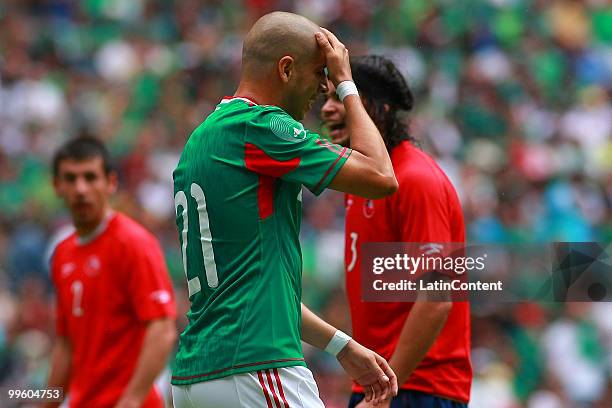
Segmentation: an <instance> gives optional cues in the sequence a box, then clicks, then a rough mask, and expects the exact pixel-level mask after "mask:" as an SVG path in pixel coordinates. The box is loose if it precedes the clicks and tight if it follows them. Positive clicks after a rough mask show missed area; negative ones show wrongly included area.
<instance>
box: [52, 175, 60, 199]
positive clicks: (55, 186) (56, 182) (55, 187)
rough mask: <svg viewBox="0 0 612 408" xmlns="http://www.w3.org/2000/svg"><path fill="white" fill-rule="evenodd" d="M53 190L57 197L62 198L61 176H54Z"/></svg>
mask: <svg viewBox="0 0 612 408" xmlns="http://www.w3.org/2000/svg"><path fill="white" fill-rule="evenodd" d="M53 190H54V191H55V195H56V196H57V197H60V196H61V194H60V179H59V175H56V176H53Z"/></svg>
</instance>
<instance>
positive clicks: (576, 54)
mask: <svg viewBox="0 0 612 408" xmlns="http://www.w3.org/2000/svg"><path fill="white" fill-rule="evenodd" d="M272 10H287V11H294V12H297V13H299V14H303V15H305V16H307V17H309V18H311V19H312V20H314V21H316V22H317V23H319V24H321V25H323V26H326V27H328V28H330V29H332V30H333V31H334V32H335V33H336V34H337V35H338V37H339V38H340V39H341V41H343V42H344V43H345V44H346V45H347V47H348V49H349V50H350V51H351V54H352V55H358V54H364V53H378V54H383V55H386V56H388V57H390V58H391V59H392V60H394V61H395V62H396V64H397V65H398V66H399V67H400V69H401V71H402V72H403V73H404V74H405V75H406V77H407V78H408V80H409V83H410V85H411V87H412V89H413V90H414V92H415V95H416V101H417V103H416V109H415V111H414V112H412V113H410V114H409V115H407V119H408V121H409V123H410V129H411V133H412V135H413V136H414V137H416V138H417V139H418V140H419V141H420V145H421V147H422V148H423V149H424V150H426V151H427V152H429V153H430V154H432V155H433V156H434V157H435V158H436V159H437V160H438V162H439V163H440V164H441V165H442V167H443V168H444V170H445V171H446V172H447V173H448V175H449V177H450V178H451V180H452V181H453V183H454V185H455V187H456V188H457V190H458V192H459V195H460V198H461V201H462V204H463V209H464V213H465V217H466V225H467V229H468V231H467V232H468V240H469V241H471V242H488V243H529V242H534V243H536V242H539V243H541V242H548V241H601V242H610V241H611V240H612V211H610V209H611V207H612V3H611V2H610V1H607V0H551V1H543V0H462V1H451V0H436V1H432V0H384V1H366V0H300V1H290V0H242V1H240V0H229V1H221V0H202V1H195V0H180V1H179V0H175V1H171V0H130V1H125V0H81V1H78V2H77V1H71V0H4V1H2V2H0V387H2V386H9V385H11V386H17V385H19V386H27V385H38V386H42V385H44V383H45V378H46V372H47V365H48V358H49V350H50V344H51V342H52V338H53V324H52V321H53V310H52V298H53V297H52V296H53V294H52V291H51V289H50V285H49V280H48V275H47V274H48V267H47V262H48V257H49V253H50V251H51V248H52V247H53V243H54V242H57V240H58V239H60V237H61V236H64V235H65V234H66V231H67V228H68V227H67V225H68V224H69V219H68V217H67V214H66V212H65V211H64V210H63V209H62V207H61V203H60V202H59V201H58V200H57V199H56V198H55V197H54V194H53V189H52V186H51V177H50V172H49V160H50V158H51V155H52V154H53V152H54V150H55V149H56V148H57V147H58V146H59V145H60V144H61V143H62V142H64V141H65V140H67V139H69V138H72V137H76V136H79V135H95V136H97V137H99V138H101V139H103V140H104V141H106V142H107V144H108V146H109V148H110V149H111V152H112V154H113V156H114V158H115V159H116V162H115V167H116V169H117V170H118V172H119V174H120V180H121V189H120V191H119V193H118V194H117V195H116V196H115V200H114V204H115V206H116V208H118V209H120V210H121V211H124V212H126V213H127V214H129V215H131V216H133V217H135V218H136V219H138V220H139V221H140V222H142V223H143V224H144V225H145V226H147V227H148V228H149V229H150V230H151V231H153V232H154V233H155V235H156V236H157V237H158V238H159V239H160V241H161V242H162V245H163V247H164V248H165V250H166V256H167V261H168V264H169V268H170V270H171V273H172V275H173V279H174V280H175V286H176V289H177V293H178V297H179V305H180V308H181V310H180V314H181V315H184V312H185V311H186V310H187V308H188V304H187V299H186V295H185V287H186V285H185V282H183V274H182V267H181V260H180V251H179V248H178V240H177V231H176V227H175V224H174V206H173V197H172V191H173V190H172V177H171V173H172V170H173V169H174V166H175V164H176V163H177V161H178V157H179V155H180V152H181V150H182V147H183V145H184V143H185V141H186V139H187V137H188V136H189V134H190V132H191V131H192V130H193V129H194V128H195V127H196V126H197V125H198V124H199V123H200V122H201V121H202V120H203V119H204V118H205V117H206V115H207V114H208V113H210V112H211V111H212V110H213V109H214V107H215V105H216V104H217V103H218V101H219V100H220V99H221V98H222V97H223V96H224V95H232V94H233V93H234V90H235V87H236V85H237V80H238V75H239V72H240V57H241V43H242V37H243V35H244V34H245V32H246V30H248V29H249V28H250V26H251V25H252V23H253V22H254V21H255V20H256V19H257V18H258V17H259V16H261V15H262V14H264V13H266V12H268V11H272ZM306 124H307V126H308V127H309V128H310V129H312V130H315V131H320V132H322V133H323V134H325V131H326V130H325V129H324V128H322V127H321V120H320V118H319V116H318V111H317V108H316V107H315V109H313V112H311V114H310V115H309V117H307V118H306ZM343 242H344V238H343V197H342V195H341V194H338V193H335V192H326V193H324V194H323V195H322V196H321V197H320V198H317V199H314V197H312V196H310V195H308V196H307V195H306V194H305V197H304V223H303V230H302V243H303V254H304V296H305V303H307V304H310V305H312V306H313V308H314V309H315V310H317V311H318V312H319V313H320V314H321V315H322V316H323V317H325V318H326V319H328V320H329V321H331V322H332V323H334V324H335V325H336V326H338V327H341V328H344V329H345V330H347V331H348V330H349V328H350V322H349V320H348V316H347V314H348V312H347V308H346V301H345V299H344V293H343V289H342V285H343V276H342V263H343V260H342V256H343V245H344V244H343ZM611 315H612V304H590V303H582V304H548V305H537V304H527V303H525V304H505V305H499V307H498V308H496V309H494V310H487V311H481V310H478V308H473V335H472V338H473V363H474V368H475V381H474V386H473V401H472V403H471V405H470V406H471V407H474V408H480V407H483V408H513V407H520V406H526V407H529V408H557V407H593V408H599V407H602V408H603V407H610V406H612V320H611V319H610V318H609V316H611ZM183 319H184V318H183ZM184 324H185V321H184V320H182V321H180V322H179V326H181V327H180V328H182V326H184ZM306 353H307V356H308V360H309V364H310V366H311V368H312V370H313V372H315V374H316V376H317V377H318V380H319V381H318V383H319V387H320V391H321V395H322V398H323V400H324V401H325V402H326V404H327V406H329V407H332V408H333V407H343V406H346V402H347V395H348V393H349V384H348V382H347V380H346V378H344V376H343V374H342V372H341V371H340V367H339V365H338V364H337V363H336V362H335V361H334V360H333V359H332V358H330V357H328V356H327V355H325V354H322V353H319V352H316V351H314V350H312V349H310V348H307V349H306ZM162 382H163V381H162Z"/></svg>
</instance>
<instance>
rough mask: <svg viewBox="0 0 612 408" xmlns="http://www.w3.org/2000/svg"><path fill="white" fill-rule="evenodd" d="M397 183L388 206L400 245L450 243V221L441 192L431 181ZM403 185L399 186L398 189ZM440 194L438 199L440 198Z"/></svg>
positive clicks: (433, 181)
mask: <svg viewBox="0 0 612 408" xmlns="http://www.w3.org/2000/svg"><path fill="white" fill-rule="evenodd" d="M403 181H404V182H403V183H402V180H400V187H399V189H398V192H397V194H396V196H395V197H394V200H393V201H392V202H391V205H392V206H393V207H395V208H393V211H392V213H393V214H394V215H396V221H397V222H396V223H395V225H397V226H398V228H399V231H398V232H399V237H400V239H401V241H402V242H414V243H417V242H418V243H430V242H451V220H450V219H449V214H448V211H447V203H446V199H445V197H444V192H443V191H441V190H439V189H438V188H437V186H436V184H437V183H436V181H435V180H427V179H425V180H424V179H417V180H413V179H410V180H403ZM402 184H403V185H402ZM441 194H442V196H441Z"/></svg>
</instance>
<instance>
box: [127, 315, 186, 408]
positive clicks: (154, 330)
mask: <svg viewBox="0 0 612 408" xmlns="http://www.w3.org/2000/svg"><path fill="white" fill-rule="evenodd" d="M175 341H176V327H175V324H174V320H172V319H159V320H153V321H151V322H150V323H149V324H148V326H147V330H146V333H145V337H144V340H143V343H142V349H141V351H140V356H139V357H138V362H137V363H136V368H135V369H134V374H133V375H132V377H131V379H130V382H129V383H128V385H127V387H126V389H125V391H124V393H123V397H122V398H128V399H131V400H136V401H141V402H142V401H143V400H144V399H145V397H146V396H147V394H148V393H149V391H150V389H151V387H152V386H153V382H154V381H155V378H157V376H158V375H159V373H161V371H162V370H163V369H164V367H165V366H166V363H167V362H168V355H169V354H170V351H172V349H173V347H174V343H175Z"/></svg>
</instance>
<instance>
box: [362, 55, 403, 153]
mask: <svg viewBox="0 0 612 408" xmlns="http://www.w3.org/2000/svg"><path fill="white" fill-rule="evenodd" d="M351 71H352V73H353V81H354V82H355V85H357V89H358V90H359V95H361V97H362V98H364V99H365V102H366V103H365V105H366V106H365V107H366V110H367V111H368V114H369V115H370V117H371V118H372V120H373V121H374V123H375V124H376V126H377V127H378V129H379V130H380V131H381V134H382V136H383V139H384V141H385V144H386V146H387V149H388V150H389V151H390V150H392V149H393V148H394V147H396V146H397V145H398V144H400V143H401V142H402V141H403V140H410V141H412V142H415V139H414V138H413V137H411V136H410V134H409V132H408V124H407V123H406V122H405V121H404V120H403V119H402V116H401V112H402V111H403V112H409V111H411V110H412V108H413V107H414V96H413V94H412V91H411V90H410V87H409V86H408V82H407V81H406V79H405V78H404V76H403V75H402V74H401V72H400V71H399V70H398V69H397V67H396V66H395V64H393V62H392V61H391V60H389V59H388V58H385V57H383V56H380V55H366V56H359V57H351ZM385 105H387V106H388V107H389V108H388V109H385Z"/></svg>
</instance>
